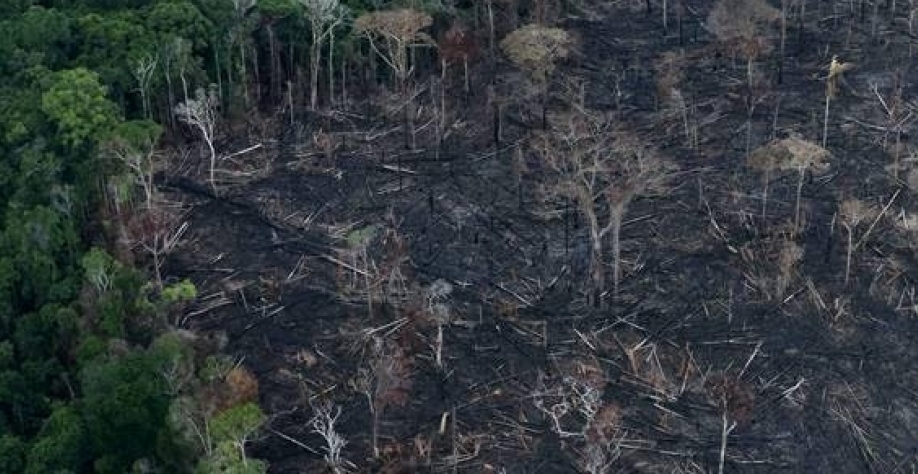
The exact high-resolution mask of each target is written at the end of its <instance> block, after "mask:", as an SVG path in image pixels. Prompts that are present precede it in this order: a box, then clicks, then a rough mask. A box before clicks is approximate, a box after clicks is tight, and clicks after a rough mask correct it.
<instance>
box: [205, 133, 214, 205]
mask: <svg viewBox="0 0 918 474" xmlns="http://www.w3.org/2000/svg"><path fill="white" fill-rule="evenodd" d="M204 141H206V142H207V148H208V150H210V187H211V188H213V190H214V196H216V195H217V181H216V179H215V178H214V175H215V170H216V168H217V152H216V150H214V144H213V139H211V138H206V137H205V140H204Z"/></svg>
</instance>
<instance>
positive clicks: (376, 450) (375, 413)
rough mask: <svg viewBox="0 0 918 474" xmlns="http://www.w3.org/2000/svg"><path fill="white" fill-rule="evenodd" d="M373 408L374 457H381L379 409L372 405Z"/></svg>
mask: <svg viewBox="0 0 918 474" xmlns="http://www.w3.org/2000/svg"><path fill="white" fill-rule="evenodd" d="M370 408H371V409H372V410H373V434H372V436H373V443H372V444H373V457H374V458H377V459H378V458H379V444H378V440H379V411H378V408H376V407H370Z"/></svg>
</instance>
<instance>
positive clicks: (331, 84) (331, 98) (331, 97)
mask: <svg viewBox="0 0 918 474" xmlns="http://www.w3.org/2000/svg"><path fill="white" fill-rule="evenodd" d="M328 34H329V37H328V62H327V67H328V102H329V103H334V102H335V62H334V54H335V29H334V27H330V29H329V30H328Z"/></svg>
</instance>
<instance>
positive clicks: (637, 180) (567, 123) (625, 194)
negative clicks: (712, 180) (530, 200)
mask: <svg viewBox="0 0 918 474" xmlns="http://www.w3.org/2000/svg"><path fill="white" fill-rule="evenodd" d="M532 148H533V149H534V151H535V153H536V154H537V155H538V156H539V157H540V158H541V160H542V162H544V163H545V165H546V168H547V170H548V171H549V173H547V178H546V181H545V183H544V191H545V193H546V196H545V197H546V199H547V200H549V202H550V201H554V200H557V199H559V198H560V199H562V200H563V201H566V202H570V203H573V204H574V205H575V206H576V207H577V209H578V210H579V212H580V214H582V216H583V217H584V219H585V220H586V221H587V224H588V226H589V229H588V230H589V234H590V243H591V257H590V279H591V281H592V286H593V288H592V289H593V293H594V295H596V300H595V301H594V303H599V302H600V301H601V295H602V294H603V293H604V292H605V280H606V278H605V269H604V266H603V262H602V257H603V249H604V243H605V241H606V238H607V237H611V240H612V242H611V243H612V257H613V271H612V288H613V294H617V292H618V287H619V282H620V280H621V258H620V254H621V245H620V240H621V239H620V234H621V227H622V221H623V219H624V216H625V212H626V211H627V209H628V206H629V205H630V204H631V203H632V202H633V201H634V200H635V199H637V198H639V197H641V196H648V195H653V194H656V193H659V192H662V191H663V190H664V189H665V185H666V182H667V180H668V178H669V176H670V175H671V172H672V171H673V170H674V169H675V166H674V165H673V164H671V163H670V162H668V161H666V160H664V159H662V158H660V157H659V156H658V155H657V154H656V153H655V152H654V150H652V149H651V148H650V147H649V146H647V145H646V144H644V143H642V142H641V141H640V140H638V139H636V138H635V137H633V136H632V135H631V134H629V133H627V132H625V131H622V130H621V129H619V128H618V127H617V124H616V123H615V121H614V120H612V119H610V118H608V117H605V116H602V115H601V114H600V113H591V112H588V111H579V112H574V113H571V114H569V115H566V116H563V117H559V119H558V120H557V121H556V123H555V124H554V127H553V130H552V131H551V132H547V131H545V132H541V133H539V134H538V135H537V136H536V137H535V138H534V140H532Z"/></svg>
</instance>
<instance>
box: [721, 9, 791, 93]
mask: <svg viewBox="0 0 918 474" xmlns="http://www.w3.org/2000/svg"><path fill="white" fill-rule="evenodd" d="M780 18H781V12H780V11H779V10H777V9H776V8H774V7H772V6H771V5H769V4H768V3H767V2H766V1H764V0H720V1H719V2H717V4H716V5H715V6H714V9H712V10H711V13H710V14H709V15H708V19H707V24H706V26H707V28H708V29H709V30H711V32H713V33H714V35H715V36H717V39H719V40H720V41H722V42H724V43H726V44H727V46H729V47H730V48H732V49H733V50H734V51H736V52H738V53H740V54H742V55H743V56H745V58H746V79H747V82H748V85H749V90H750V91H751V90H752V87H753V75H754V74H753V73H754V69H753V68H754V65H755V60H756V59H757V58H758V57H759V56H760V55H761V54H763V53H765V52H767V51H768V50H769V49H770V48H771V38H769V30H770V29H771V27H772V25H773V24H774V22H776V21H778V20H779V19H780Z"/></svg>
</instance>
